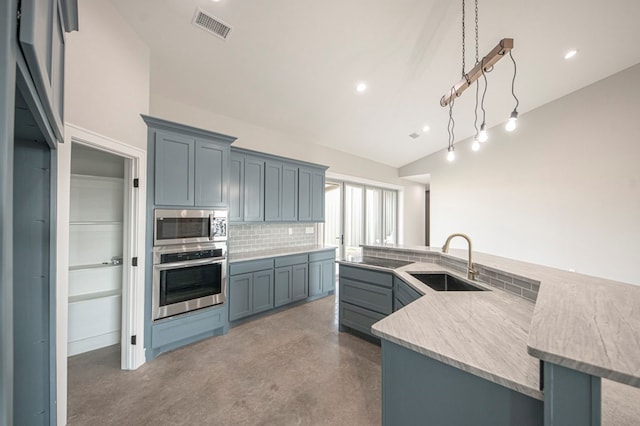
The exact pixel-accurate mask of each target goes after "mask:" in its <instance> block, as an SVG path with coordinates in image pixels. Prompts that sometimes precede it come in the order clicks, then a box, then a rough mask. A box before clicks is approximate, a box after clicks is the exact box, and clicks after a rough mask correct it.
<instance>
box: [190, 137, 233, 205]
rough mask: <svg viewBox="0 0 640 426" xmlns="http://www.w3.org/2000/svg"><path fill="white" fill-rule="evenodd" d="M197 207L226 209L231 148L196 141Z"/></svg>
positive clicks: (224, 145)
mask: <svg viewBox="0 0 640 426" xmlns="http://www.w3.org/2000/svg"><path fill="white" fill-rule="evenodd" d="M195 157H196V158H195V166H196V169H195V205H196V206H212V207H226V206H227V205H228V203H227V191H228V181H229V146H228V145H226V144H217V143H212V142H208V141H203V140H199V139H196V145H195Z"/></svg>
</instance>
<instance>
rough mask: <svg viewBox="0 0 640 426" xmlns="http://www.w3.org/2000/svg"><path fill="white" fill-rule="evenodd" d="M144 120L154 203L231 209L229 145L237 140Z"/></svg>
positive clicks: (171, 124) (174, 124) (163, 121)
mask: <svg viewBox="0 0 640 426" xmlns="http://www.w3.org/2000/svg"><path fill="white" fill-rule="evenodd" d="M142 117H143V119H144V120H145V122H146V123H147V125H148V126H149V150H148V152H149V165H150V167H152V168H153V169H152V170H153V177H154V180H155V182H153V184H154V185H153V188H154V204H155V205H159V206H184V207H190V206H193V207H220V208H226V207H228V206H229V200H228V198H229V196H228V195H229V159H230V151H229V146H230V144H231V143H232V142H233V141H234V140H235V138H232V137H230V136H226V135H222V134H219V133H214V132H207V131H204V130H200V129H195V128H193V127H189V126H183V125H180V124H176V123H171V122H168V121H165V120H160V119H157V118H152V117H147V116H142ZM152 159H153V160H152ZM236 202H237V200H236Z"/></svg>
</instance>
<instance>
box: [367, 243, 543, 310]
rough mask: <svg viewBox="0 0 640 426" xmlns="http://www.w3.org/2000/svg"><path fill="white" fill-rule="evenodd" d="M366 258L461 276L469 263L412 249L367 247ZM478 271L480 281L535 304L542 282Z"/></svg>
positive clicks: (486, 269) (487, 269)
mask: <svg viewBox="0 0 640 426" xmlns="http://www.w3.org/2000/svg"><path fill="white" fill-rule="evenodd" d="M363 254H364V255H365V256H374V257H385V258H389V259H398V260H407V261H413V262H425V263H435V264H437V265H442V266H446V267H448V268H450V269H453V270H454V271H457V272H459V273H460V274H463V276H464V274H466V273H467V261H466V260H461V259H456V258H454V257H451V256H445V255H441V254H440V253H437V252H422V251H414V250H411V249H407V250H403V249H389V248H385V247H365V248H364V253H363ZM474 268H475V269H476V270H477V271H478V273H479V275H478V280H479V281H480V282H482V283H485V284H489V285H491V286H493V287H497V288H500V289H502V290H505V291H508V292H511V293H513V294H515V295H516V296H520V297H522V298H523V299H526V300H529V301H532V302H535V301H536V299H537V297H538V290H539V289H540V282H539V281H536V280H532V279H530V278H526V277H521V276H519V275H515V274H511V273H509V272H505V271H500V270H497V269H493V268H490V267H488V266H483V265H478V264H474Z"/></svg>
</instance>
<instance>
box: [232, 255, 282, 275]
mask: <svg viewBox="0 0 640 426" xmlns="http://www.w3.org/2000/svg"><path fill="white" fill-rule="evenodd" d="M272 268H273V258H272V257H271V258H268V259H260V260H248V261H246V262H237V263H232V264H231V265H229V275H238V274H246V273H249V272H256V271H264V270H265V269H272Z"/></svg>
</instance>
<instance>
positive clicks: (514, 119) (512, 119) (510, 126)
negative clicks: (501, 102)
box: [504, 110, 518, 132]
mask: <svg viewBox="0 0 640 426" xmlns="http://www.w3.org/2000/svg"><path fill="white" fill-rule="evenodd" d="M517 126H518V111H515V110H514V111H513V112H511V115H510V116H509V120H508V121H507V124H505V126H504V129H505V130H506V131H507V132H513V131H514V130H515V129H516V127H517Z"/></svg>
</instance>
